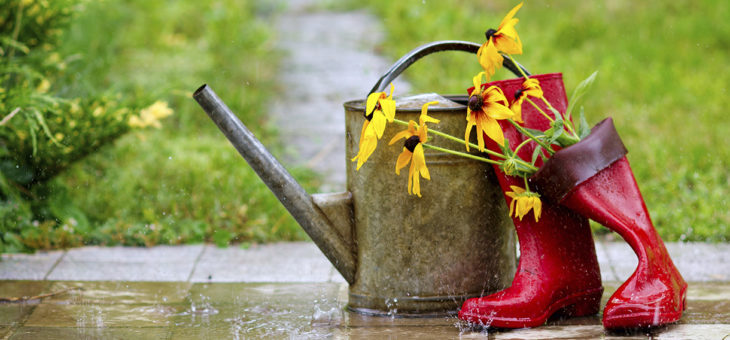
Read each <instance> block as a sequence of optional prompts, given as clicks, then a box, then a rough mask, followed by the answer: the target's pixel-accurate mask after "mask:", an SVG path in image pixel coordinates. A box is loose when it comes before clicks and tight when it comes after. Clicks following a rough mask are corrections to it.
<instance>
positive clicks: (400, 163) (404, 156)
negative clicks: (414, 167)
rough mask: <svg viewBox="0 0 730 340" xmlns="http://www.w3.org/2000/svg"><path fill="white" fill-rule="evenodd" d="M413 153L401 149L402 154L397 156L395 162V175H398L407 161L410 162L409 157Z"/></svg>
mask: <svg viewBox="0 0 730 340" xmlns="http://www.w3.org/2000/svg"><path fill="white" fill-rule="evenodd" d="M412 155H413V153H411V152H410V151H408V149H406V148H405V147H403V152H401V153H400V155H398V160H396V161H395V174H396V175H400V169H403V167H404V166H406V164H408V161H410V160H411V156H412Z"/></svg>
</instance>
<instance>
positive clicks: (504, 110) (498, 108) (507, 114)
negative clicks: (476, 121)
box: [484, 102, 515, 120]
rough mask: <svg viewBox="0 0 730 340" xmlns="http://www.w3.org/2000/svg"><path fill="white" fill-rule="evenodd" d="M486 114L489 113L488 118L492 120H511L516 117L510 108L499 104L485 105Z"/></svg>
mask: <svg viewBox="0 0 730 340" xmlns="http://www.w3.org/2000/svg"><path fill="white" fill-rule="evenodd" d="M484 112H486V113H487V116H488V117H489V118H492V119H497V120H499V119H510V118H512V117H514V116H515V113H514V112H512V110H510V109H509V108H508V107H506V106H504V105H502V104H499V103H493V102H490V103H485V104H484Z"/></svg>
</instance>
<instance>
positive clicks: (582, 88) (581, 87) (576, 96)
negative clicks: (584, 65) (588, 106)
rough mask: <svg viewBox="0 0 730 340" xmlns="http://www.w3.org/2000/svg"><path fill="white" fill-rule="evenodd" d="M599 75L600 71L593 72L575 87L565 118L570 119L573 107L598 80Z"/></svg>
mask: <svg viewBox="0 0 730 340" xmlns="http://www.w3.org/2000/svg"><path fill="white" fill-rule="evenodd" d="M597 75H598V71H595V72H593V73H592V74H591V75H590V76H588V78H586V79H585V80H583V81H582V82H580V84H578V86H576V87H575V90H573V94H572V95H571V96H570V104H569V105H568V109H567V110H566V111H565V119H568V120H569V119H570V114H571V112H573V108H574V107H575V105H576V104H578V102H579V101H580V100H581V98H583V96H584V95H585V94H586V92H588V89H589V88H590V86H591V85H592V84H593V82H594V81H595V80H596V76H597Z"/></svg>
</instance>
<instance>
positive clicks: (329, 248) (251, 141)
mask: <svg viewBox="0 0 730 340" xmlns="http://www.w3.org/2000/svg"><path fill="white" fill-rule="evenodd" d="M193 98H194V99H195V100H196V101H197V102H198V104H200V106H201V107H202V108H203V110H205V112H206V113H207V114H208V116H209V117H210V118H211V119H212V120H213V122H215V124H216V125H217V126H218V128H219V129H220V130H221V131H222V132H223V134H224V135H225V136H226V137H227V138H228V140H229V141H230V142H231V144H233V146H234V147H235V148H236V150H238V152H239V153H240V154H241V156H243V158H245V159H246V161H247V162H248V164H249V165H250V166H251V168H253V170H254V171H255V172H256V173H257V174H258V175H259V177H260V178H261V179H262V180H263V181H264V183H266V185H267V186H268V187H269V189H271V191H272V192H273V193H274V195H276V197H277V198H278V199H279V201H281V203H282V204H283V205H284V206H285V207H286V209H287V210H288V211H289V213H290V214H291V215H292V216H293V217H294V219H295V220H296V221H297V222H298V223H299V224H300V225H301V226H302V228H303V229H304V231H305V232H306V233H307V234H308V235H309V236H310V237H311V238H312V241H314V243H315V244H316V245H317V247H319V249H320V250H322V252H323V253H324V255H325V256H326V257H327V259H329V261H330V262H332V264H333V265H334V266H335V268H336V269H337V270H338V271H339V272H340V274H342V276H343V277H344V278H345V280H347V282H348V283H350V284H352V283H353V282H354V281H355V269H356V262H355V251H354V247H353V242H352V238H351V225H352V208H351V205H350V204H351V201H352V196H351V194H350V193H340V194H320V195H314V196H310V195H309V194H308V193H307V192H306V191H305V190H304V188H302V186H301V185H299V183H297V181H296V180H294V178H293V177H292V176H291V174H289V172H288V171H287V170H286V169H285V168H284V166H283V165H281V163H279V162H278V161H277V160H276V158H274V156H272V155H271V153H269V151H268V150H266V148H265V147H264V146H263V144H261V142H260V141H259V140H258V139H256V137H255V136H254V135H253V133H251V131H249V130H248V128H246V126H245V125H243V123H241V121H240V120H239V119H238V117H236V115H235V114H234V113H233V112H232V111H231V110H230V109H229V108H228V106H226V104H225V103H223V101H222V100H221V99H220V98H218V96H217V95H216V94H215V92H213V90H211V88H210V87H209V86H208V85H203V86H201V87H200V88H198V90H196V91H195V93H194V94H193Z"/></svg>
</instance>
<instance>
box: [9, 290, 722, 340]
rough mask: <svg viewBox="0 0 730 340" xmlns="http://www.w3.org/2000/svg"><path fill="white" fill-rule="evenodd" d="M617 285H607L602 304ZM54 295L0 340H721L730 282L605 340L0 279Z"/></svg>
mask: <svg viewBox="0 0 730 340" xmlns="http://www.w3.org/2000/svg"><path fill="white" fill-rule="evenodd" d="M617 286H618V282H613V283H606V288H607V291H606V293H604V301H603V303H604V304H605V300H606V299H607V297H608V296H609V294H610V293H611V292H613V291H614V290H615V289H616V287H617ZM52 292H62V293H59V294H57V295H54V296H50V297H47V298H44V299H42V300H39V299H36V300H31V301H27V302H25V303H4V304H0V338H4V339H250V338H261V339H265V338H268V339H274V338H276V339H280V338H296V339H300V338H315V339H319V338H336V339H383V338H387V339H445V338H467V339H472V338H475V339H539V338H552V339H596V338H613V337H617V338H619V337H620V338H629V339H636V338H641V339H647V338H652V339H723V338H724V337H726V336H729V335H730V284H728V283H695V284H691V285H690V290H689V293H688V295H689V296H688V309H687V311H686V312H685V315H684V317H683V318H682V320H681V321H680V323H678V324H675V325H670V326H667V327H663V328H658V329H653V330H649V331H638V332H635V333H624V334H608V333H606V332H605V331H604V329H603V327H602V326H601V323H600V318H599V315H600V314H599V315H596V316H592V317H580V318H571V319H564V320H559V319H558V320H551V321H550V322H548V324H547V325H545V326H542V327H537V328H532V329H519V330H502V331H494V330H486V331H485V330H472V329H470V328H468V327H466V326H465V325H463V324H461V323H460V322H459V321H458V320H457V319H456V318H453V317H444V318H433V319H405V318H391V317H367V316H362V315H358V314H353V313H350V312H347V311H346V310H345V309H344V306H345V304H346V302H347V301H346V299H347V294H346V292H347V288H346V285H345V284H343V283H332V282H330V283H189V282H104V281H2V282H0V296H2V297H7V296H33V295H40V294H43V293H52Z"/></svg>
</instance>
